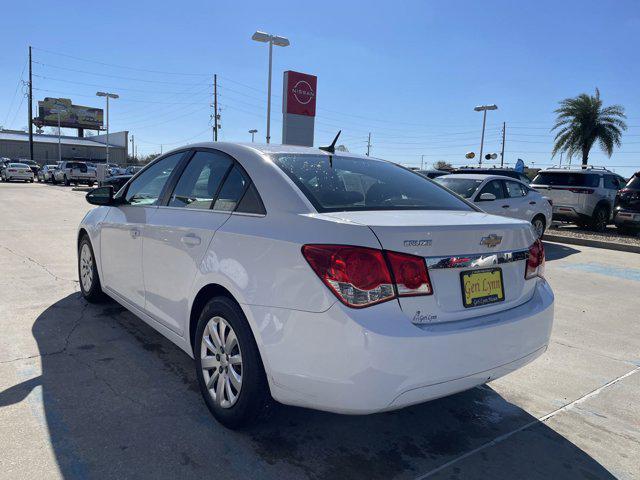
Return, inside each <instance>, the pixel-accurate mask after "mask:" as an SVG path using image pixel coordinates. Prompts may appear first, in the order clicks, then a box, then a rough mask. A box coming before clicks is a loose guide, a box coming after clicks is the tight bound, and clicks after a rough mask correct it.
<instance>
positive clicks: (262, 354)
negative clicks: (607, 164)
mask: <svg viewBox="0 0 640 480" xmlns="http://www.w3.org/2000/svg"><path fill="white" fill-rule="evenodd" d="M87 200H88V201H89V203H92V204H94V205H99V206H100V207H99V208H96V209H93V210H91V211H90V212H89V213H88V214H87V215H86V216H85V217H84V219H83V220H82V222H81V223H80V226H79V230H78V243H77V245H78V272H79V279H80V288H81V291H82V295H83V296H84V298H85V299H87V300H88V301H92V302H93V301H98V300H99V299H100V298H101V297H102V294H103V293H105V294H107V295H108V296H110V297H112V298H113V299H115V300H116V301H118V302H119V303H120V304H122V305H124V306H125V307H126V308H128V309H129V310H131V311H132V312H134V313H135V314H136V315H137V316H139V317H140V318H141V319H143V320H144V321H145V322H147V323H148V324H149V325H151V326H152V327H153V328H155V329H157V330H158V331H159V332H161V333H162V334H163V335H165V336H166V337H167V338H169V339H170V340H171V341H172V342H174V343H175V344H176V345H178V346H179V347H180V348H181V349H183V350H184V351H185V352H187V353H188V354H189V355H191V356H192V357H194V359H195V360H194V364H195V370H196V375H197V378H198V383H199V386H200V389H201V391H202V395H203V398H204V401H205V402H206V405H207V407H208V408H209V409H210V411H211V412H212V413H213V415H214V416H215V417H216V418H217V419H218V420H219V421H220V422H221V423H223V424H224V425H226V426H228V427H231V428H235V427H239V426H241V425H244V424H247V423H250V422H252V421H253V420H254V419H255V418H256V415H258V414H259V412H261V411H263V407H264V406H265V404H267V403H268V402H269V401H270V399H271V398H273V399H275V400H277V401H280V402H282V403H285V404H288V405H299V406H304V407H309V408H314V409H319V410H326V411H332V412H339V413H351V414H356V413H357V414H365V413H372V412H379V411H386V410H393V409H398V408H402V407H405V406H408V405H412V404H416V403H420V402H424V401H427V400H430V399H433V398H438V397H442V396H445V395H449V394H452V393H455V392H459V391H462V390H465V389H469V388H473V387H474V386H476V385H480V384H484V383H486V382H488V381H490V380H493V379H495V378H498V377H500V376H502V375H505V374H507V373H509V372H511V371H513V370H516V369H518V368H520V367H521V366H523V365H525V364H527V363H529V362H531V361H532V360H533V359H535V358H536V357H538V356H539V355H541V354H542V353H543V352H544V351H545V349H546V348H547V345H548V343H549V336H550V332H551V326H552V322H553V302H554V299H553V293H552V291H551V289H550V287H549V285H548V284H547V282H546V281H545V280H544V279H543V278H542V277H543V268H544V248H543V246H542V243H541V242H540V241H539V240H537V239H536V238H535V235H534V233H533V229H532V228H531V225H530V224H529V223H528V222H524V221H522V220H515V219H511V218H505V217H501V216H495V215H488V214H486V213H484V212H482V211H480V210H479V209H477V208H476V207H475V206H474V205H473V204H472V203H469V202H467V201H465V200H463V199H461V198H459V197H458V196H456V195H454V194H452V193H451V192H450V191H449V190H447V189H445V188H443V187H441V186H439V185H437V184H435V183H434V182H432V181H430V180H427V179H426V178H424V177H422V176H421V175H418V174H416V173H414V172H411V171H409V170H407V169H405V168H403V167H400V166H398V165H396V164H394V163H391V162H386V161H382V160H377V159H372V158H370V157H366V156H355V155H352V154H348V153H342V152H340V153H335V154H332V153H329V152H327V151H323V150H319V149H313V148H303V147H294V146H288V145H272V146H271V145H265V146H257V145H255V144H251V145H238V144H232V143H224V142H216V143H203V144H198V145H193V146H189V147H184V148H182V149H178V150H174V151H172V152H169V153H166V154H164V155H163V156H161V157H159V158H158V159H156V160H155V161H154V162H153V163H151V164H149V165H148V166H147V167H145V169H144V170H143V171H141V172H140V173H138V174H137V175H136V177H135V178H133V179H132V180H131V181H130V182H129V183H128V184H127V185H125V187H124V188H123V189H121V190H120V191H119V192H118V194H117V195H115V196H114V194H113V189H112V188H111V187H101V188H97V189H94V190H92V191H91V192H89V193H88V194H87ZM214 234H215V235H214Z"/></svg>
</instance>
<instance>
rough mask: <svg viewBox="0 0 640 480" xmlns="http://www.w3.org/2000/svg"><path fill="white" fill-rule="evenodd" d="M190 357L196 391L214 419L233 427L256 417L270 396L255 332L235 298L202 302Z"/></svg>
mask: <svg viewBox="0 0 640 480" xmlns="http://www.w3.org/2000/svg"><path fill="white" fill-rule="evenodd" d="M194 357H195V366H196V375H197V377H198V384H199V386H200V391H201V393H202V396H203V398H204V401H205V403H206V404H207V408H209V411H211V413H212V414H213V416H214V417H215V418H216V420H218V421H219V422H220V423H222V424H223V425H224V426H225V427H227V428H231V429H236V428H240V427H243V426H245V425H249V424H251V423H252V422H254V421H255V420H256V419H257V417H258V416H259V415H260V413H262V412H263V411H264V409H265V408H266V406H267V405H268V403H269V401H270V398H271V397H270V395H269V387H268V385H267V378H266V375H265V372H264V368H263V366H262V360H261V358H260V353H259V352H258V347H257V345H256V342H255V339H254V338H253V333H252V332H251V328H250V327H249V324H248V323H247V320H246V318H245V316H244V314H243V313H242V310H241V309H240V307H239V306H238V305H237V304H236V303H235V302H234V301H232V300H231V299H229V298H227V297H215V298H213V299H211V300H210V301H209V302H208V303H207V304H206V305H205V307H204V308H203V310H202V313H201V314H200V318H199V320H198V328H197V330H196V337H195V345H194Z"/></svg>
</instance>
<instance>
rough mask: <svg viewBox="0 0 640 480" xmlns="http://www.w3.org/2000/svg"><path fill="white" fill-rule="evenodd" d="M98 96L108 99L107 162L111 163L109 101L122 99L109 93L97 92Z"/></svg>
mask: <svg viewBox="0 0 640 480" xmlns="http://www.w3.org/2000/svg"><path fill="white" fill-rule="evenodd" d="M96 95H97V96H98V97H107V162H106V163H109V99H110V98H113V99H114V100H115V99H116V98H120V96H119V95H116V94H115V93H108V92H96Z"/></svg>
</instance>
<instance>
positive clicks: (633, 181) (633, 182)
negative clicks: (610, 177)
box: [626, 175, 640, 190]
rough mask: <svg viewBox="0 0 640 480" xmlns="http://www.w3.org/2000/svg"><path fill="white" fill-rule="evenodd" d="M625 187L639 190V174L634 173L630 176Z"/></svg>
mask: <svg viewBox="0 0 640 480" xmlns="http://www.w3.org/2000/svg"><path fill="white" fill-rule="evenodd" d="M626 187H627V188H633V189H638V190H640V175H634V176H633V177H631V178H630V179H629V182H628V183H627V185H626Z"/></svg>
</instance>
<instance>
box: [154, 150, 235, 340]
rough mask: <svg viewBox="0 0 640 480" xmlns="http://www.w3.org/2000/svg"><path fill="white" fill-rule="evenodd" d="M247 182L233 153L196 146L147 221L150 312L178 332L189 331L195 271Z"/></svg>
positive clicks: (180, 333)
mask: <svg viewBox="0 0 640 480" xmlns="http://www.w3.org/2000/svg"><path fill="white" fill-rule="evenodd" d="M244 182H245V181H244V179H243V177H242V175H241V172H240V170H239V167H237V166H236V165H235V162H234V160H233V158H231V157H230V156H229V155H227V154H225V153H222V152H219V151H216V150H206V149H203V150H196V151H195V152H194V153H193V156H192V157H191V158H190V159H189V161H188V163H187V164H186V166H185V167H184V170H183V171H182V172H181V173H180V176H179V178H178V179H177V180H176V183H175V187H173V189H172V191H171V193H170V194H169V195H168V197H167V199H166V200H165V205H162V206H160V207H158V211H157V213H156V214H155V215H154V216H153V217H152V218H151V220H150V222H149V224H148V225H147V233H146V236H145V241H144V252H143V255H142V257H143V269H144V278H145V290H146V310H147V313H148V314H149V315H151V316H152V317H153V318H154V319H156V320H157V321H159V322H160V323H162V324H163V325H165V326H166V327H168V328H169V329H171V330H173V331H174V332H176V333H177V334H179V335H183V334H184V332H185V327H186V323H187V321H188V315H189V314H188V302H189V295H190V292H191V287H192V284H193V281H194V279H195V277H196V273H197V270H198V268H200V265H201V264H202V260H203V258H204V255H205V253H206V252H207V248H208V247H209V244H210V243H211V240H212V239H213V236H214V234H215V232H216V230H217V229H218V228H220V227H221V226H222V225H223V224H224V223H225V222H226V221H227V220H228V219H229V216H230V214H231V211H232V210H233V208H234V207H235V203H234V202H236V201H237V197H238V196H239V195H240V193H242V189H243V188H244Z"/></svg>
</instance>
